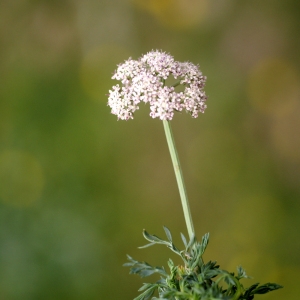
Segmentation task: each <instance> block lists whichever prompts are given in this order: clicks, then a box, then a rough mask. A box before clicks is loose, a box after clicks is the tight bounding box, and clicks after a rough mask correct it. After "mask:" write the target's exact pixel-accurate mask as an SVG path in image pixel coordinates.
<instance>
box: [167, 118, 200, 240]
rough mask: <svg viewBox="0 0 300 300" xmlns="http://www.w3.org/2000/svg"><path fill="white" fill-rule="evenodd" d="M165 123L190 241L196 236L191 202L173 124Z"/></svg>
mask: <svg viewBox="0 0 300 300" xmlns="http://www.w3.org/2000/svg"><path fill="white" fill-rule="evenodd" d="M163 123H164V129H165V133H166V138H167V143H168V146H169V150H170V154H171V159H172V163H173V167H174V171H175V176H176V180H177V185H178V189H179V194H180V198H181V204H182V208H183V214H184V218H185V222H186V226H187V230H188V234H189V237H190V239H192V238H193V237H194V235H195V230H194V225H193V220H192V215H191V211H190V206H189V201H188V198H187V193H186V189H185V185H184V181H183V175H182V170H181V167H180V163H179V157H178V154H177V150H176V147H175V141H174V137H173V134H172V129H171V123H170V121H167V120H163Z"/></svg>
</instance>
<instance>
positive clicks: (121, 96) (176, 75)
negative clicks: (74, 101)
mask: <svg viewBox="0 0 300 300" xmlns="http://www.w3.org/2000/svg"><path fill="white" fill-rule="evenodd" d="M170 77H171V78H172V79H175V80H177V82H175V83H174V84H172V85H168V84H166V82H167V80H168V79H169V78H170ZM112 78H113V79H117V80H120V81H121V83H122V85H121V86H120V85H119V84H117V85H115V86H113V88H112V90H110V91H109V98H108V105H109V106H110V107H111V112H112V114H115V115H117V117H118V119H121V120H129V119H133V114H134V112H135V111H136V110H137V109H138V108H139V107H138V104H139V103H140V102H145V103H148V102H149V104H150V116H151V117H152V118H159V119H161V120H162V121H163V123H164V129H165V133H166V138H167V143H168V146H169V150H170V154H171V159H172V162H173V166H174V171H175V176H176V180H177V184H178V188H179V194H180V198H181V202H182V207H183V212H184V217H185V221H186V225H187V229H188V233H189V238H190V241H189V242H187V241H186V238H185V237H184V235H181V237H182V240H183V243H184V246H185V249H184V250H182V251H180V250H179V249H178V248H177V247H176V246H175V245H174V244H173V242H172V235H171V233H170V231H169V229H168V228H166V227H164V230H165V233H166V235H167V239H168V241H164V240H162V239H160V238H159V237H157V236H155V235H151V234H149V233H147V232H146V231H145V230H144V232H143V235H144V237H145V239H146V240H148V241H150V244H148V245H146V246H144V247H148V246H152V245H154V244H162V245H165V246H167V247H168V248H169V249H171V250H172V251H173V252H175V253H176V254H178V255H179V256H180V257H181V258H182V260H183V265H182V266H174V263H173V262H172V260H169V262H168V265H169V268H170V274H169V275H168V274H167V272H166V271H165V269H164V268H163V267H162V268H161V267H152V266H150V265H149V264H148V263H146V262H139V261H136V260H134V259H133V258H132V257H130V256H128V259H129V261H130V262H129V263H127V264H125V266H130V267H131V270H130V273H133V274H139V275H140V276H141V277H146V276H149V275H152V274H154V273H158V274H160V275H161V279H160V280H158V281H157V282H155V283H147V284H144V285H143V286H142V288H141V289H140V290H139V291H141V292H142V293H141V294H140V295H139V296H138V297H136V298H135V300H147V299H150V298H151V297H152V296H153V294H154V292H155V291H156V290H157V291H158V295H159V298H155V297H152V298H151V299H172V300H187V299H193V300H198V299H199V300H225V299H226V300H229V299H230V300H243V299H244V300H252V299H253V298H254V295H255V294H265V293H267V292H270V291H273V290H276V289H279V288H281V286H280V285H278V284H276V283H267V284H264V285H261V286H259V284H258V283H256V284H254V285H252V286H251V287H249V288H246V289H245V288H244V287H243V285H242V284H241V283H240V279H242V278H247V275H246V273H245V271H244V270H243V269H242V267H238V273H237V275H235V274H234V273H229V272H227V271H224V270H221V269H219V266H218V265H216V262H211V261H210V262H208V263H206V264H204V262H203V259H202V255H203V253H204V251H205V249H206V246H207V244H208V238H209V235H208V234H206V235H204V236H203V238H202V241H201V243H199V242H198V241H197V240H196V237H195V232H194V226H193V221H192V217H191V212H190V208H189V202H188V198H187V193H186V190H185V185H184V181H183V175H182V172H181V167H180V163H179V158H178V155H177V151H176V147H175V142H174V138H173V135H172V131H171V124H170V120H172V118H173V116H174V112H175V111H182V110H186V111H187V112H189V113H190V114H191V116H192V117H194V118H197V117H198V114H199V112H201V113H203V112H204V111H205V109H206V104H205V101H206V99H207V97H206V95H205V92H204V90H203V88H204V85H205V81H206V77H205V76H203V75H202V73H201V71H200V69H199V67H198V66H196V65H194V64H192V63H189V62H184V63H180V62H177V61H175V60H174V58H173V57H172V56H171V55H169V54H166V53H165V52H161V51H157V50H156V51H151V52H149V53H147V54H146V55H144V56H142V57H141V58H140V59H138V60H133V59H131V58H129V59H128V60H127V61H125V62H124V63H123V64H120V65H119V66H118V68H117V70H116V72H115V73H114V75H113V77H112ZM177 86H181V87H182V89H183V90H182V91H177V90H175V88H176V87H177ZM141 248H143V247H141ZM221 281H224V282H225V283H226V285H227V288H226V289H224V288H223V286H222V285H221V284H220V282H221Z"/></svg>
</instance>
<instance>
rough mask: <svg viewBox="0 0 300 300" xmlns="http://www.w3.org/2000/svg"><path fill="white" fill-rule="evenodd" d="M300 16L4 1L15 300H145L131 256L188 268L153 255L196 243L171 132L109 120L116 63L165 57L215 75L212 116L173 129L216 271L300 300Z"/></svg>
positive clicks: (2, 180)
mask: <svg viewBox="0 0 300 300" xmlns="http://www.w3.org/2000/svg"><path fill="white" fill-rule="evenodd" d="M299 3H300V2H299V1H297V0H285V1H279V0H265V1H260V0H252V1H239V0H225V1H218V0H132V1H130V0H87V1H79V0H73V1H72V0H60V1H41V0H40V1H38V0H36V1H25V0H23V1H21V0H14V1H10V0H2V1H1V3H0V299H1V300H11V299H22V300H27V299H28V300H34V299H72V300H77V299H91V300H92V299H133V298H134V297H135V296H137V294H138V293H137V289H138V288H139V287H140V286H141V284H142V282H147V281H148V280H147V279H143V280H142V279H140V278H138V277H137V276H135V275H128V272H129V270H128V268H125V267H122V264H123V263H125V262H126V254H130V255H131V256H133V257H134V258H136V259H138V260H146V261H147V262H149V263H151V264H154V265H158V266H161V265H164V266H165V267H167V265H166V262H167V260H168V258H169V257H171V258H172V259H173V260H174V261H175V262H179V260H178V259H177V258H176V257H174V255H173V254H172V253H171V252H170V251H169V250H168V249H165V248H163V246H161V247H159V246H157V247H152V248H147V249H143V250H139V249H137V247H138V246H141V245H144V244H145V242H146V241H144V239H143V237H142V229H143V228H146V229H147V230H148V231H149V232H150V233H154V234H157V235H158V236H162V237H163V236H164V233H163V229H162V226H163V225H165V226H167V227H168V228H170V230H171V231H172V233H173V235H174V240H175V242H176V243H177V244H178V246H180V247H181V245H182V244H181V242H180V232H183V233H185V234H186V227H185V223H184V219H183V214H182V210H181V204H180V199H179V196H178V191H177V186H176V182H175V177H174V173H173V169H172V164H171V160H170V157H169V153H168V148H167V144H166V141H165V137H164V132H163V126H162V123H161V121H159V120H153V119H151V118H150V117H149V108H148V107H147V105H145V106H142V107H141V108H140V110H139V111H138V112H137V113H136V115H135V119H134V120H130V121H127V122H126V121H117V118H116V116H114V115H111V114H110V110H109V107H107V94H108V90H109V89H110V88H111V86H112V85H113V84H115V83H116V82H114V81H113V80H111V76H112V73H113V72H114V70H115V69H116V65H117V64H119V63H121V62H123V61H124V60H125V59H127V58H129V57H130V56H131V57H132V58H134V59H137V58H138V57H140V56H141V55H142V54H145V53H147V52H148V51H151V50H152V49H162V50H163V51H166V52H169V53H171V54H172V55H173V56H174V57H175V59H176V60H178V61H187V60H188V61H191V62H193V63H195V64H200V68H201V70H202V72H203V73H204V74H205V75H206V76H207V77H208V79H207V86H206V93H207V94H208V96H209V98H208V101H207V105H208V108H207V110H206V112H205V114H203V115H200V116H199V118H198V119H192V118H191V117H190V116H189V115H187V114H185V113H182V114H176V115H175V117H174V119H173V121H172V125H173V131H174V135H175V140H176V143H177V147H178V151H179V155H180V158H181V164H182V167H183V171H184V174H185V181H186V185H187V190H188V194H189V198H190V204H191V208H192V214H193V218H194V223H195V228H196V233H197V235H198V237H199V238H200V237H201V235H203V234H204V233H206V232H210V234H211V239H210V244H209V247H208V249H207V252H206V254H205V259H206V260H217V261H218V263H219V264H220V265H221V267H222V268H223V269H228V270H229V271H235V270H236V267H237V266H238V265H240V264H241V265H242V266H243V267H244V268H245V269H246V271H247V273H248V274H249V275H251V276H253V278H254V279H249V280H244V282H243V283H244V285H245V286H249V285H251V284H254V283H255V282H261V283H265V282H277V283H280V284H282V285H284V289H282V290H279V291H276V292H273V293H270V294H269V295H265V296H261V297H257V298H258V299H265V300H268V299H299V292H300V290H299V289H300V288H299V283H298V281H299V273H300V256H299V251H300V238H299V229H300V228H299V226H300V218H299V217H300V202H299V198H300V134H299V132H300V131H299V130H300V56H299V53H300V38H299V32H300V4H299ZM155 279H156V278H152V279H151V278H149V280H150V281H153V280H155Z"/></svg>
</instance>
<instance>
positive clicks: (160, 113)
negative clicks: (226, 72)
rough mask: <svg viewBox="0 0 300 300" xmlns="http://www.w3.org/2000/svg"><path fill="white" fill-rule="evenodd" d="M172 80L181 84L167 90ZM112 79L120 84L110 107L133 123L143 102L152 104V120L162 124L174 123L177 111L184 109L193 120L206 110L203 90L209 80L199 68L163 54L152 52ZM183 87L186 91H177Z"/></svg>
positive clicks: (121, 68)
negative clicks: (168, 81)
mask: <svg viewBox="0 0 300 300" xmlns="http://www.w3.org/2000/svg"><path fill="white" fill-rule="evenodd" d="M169 76H172V77H173V78H174V79H177V80H178V83H176V84H174V85H172V86H167V85H165V81H166V80H167V79H168V78H169ZM112 79H117V80H120V81H121V83H122V85H121V86H120V85H119V84H117V85H115V86H113V87H112V90H110V91H109V98H108V105H109V106H110V108H111V113H112V114H115V115H117V116H118V119H121V120H128V119H133V113H134V112H135V111H136V110H137V109H138V108H139V107H138V104H139V103H140V102H144V103H147V102H149V104H150V110H151V112H150V116H151V117H152V118H160V119H161V120H171V119H172V118H173V116H174V111H182V110H183V109H185V110H186V111H188V112H189V113H190V114H191V116H192V117H194V118H197V117H198V113H199V112H201V113H203V112H204V110H205V109H206V105H205V101H206V99H207V97H206V95H205V92H204V90H203V88H204V85H205V81H206V77H205V76H203V75H202V73H201V71H200V70H199V67H198V66H196V65H194V64H192V63H189V62H184V63H180V62H177V61H174V58H173V57H172V56H171V55H169V54H167V53H165V52H161V51H158V50H156V51H151V52H149V53H147V54H146V55H144V56H142V57H141V58H140V59H138V60H133V59H131V58H129V59H128V60H127V61H125V62H124V63H123V64H120V65H119V66H118V68H117V70H116V71H115V73H114V75H113V77H112ZM178 85H182V86H183V91H180V92H178V91H175V86H178Z"/></svg>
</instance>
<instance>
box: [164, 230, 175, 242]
mask: <svg viewBox="0 0 300 300" xmlns="http://www.w3.org/2000/svg"><path fill="white" fill-rule="evenodd" d="M163 227H164V230H165V233H166V236H167V238H168V240H169V242H170V243H172V241H173V240H172V235H171V232H170V230H169V229H168V228H167V227H166V226H163Z"/></svg>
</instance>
